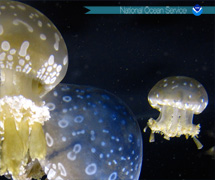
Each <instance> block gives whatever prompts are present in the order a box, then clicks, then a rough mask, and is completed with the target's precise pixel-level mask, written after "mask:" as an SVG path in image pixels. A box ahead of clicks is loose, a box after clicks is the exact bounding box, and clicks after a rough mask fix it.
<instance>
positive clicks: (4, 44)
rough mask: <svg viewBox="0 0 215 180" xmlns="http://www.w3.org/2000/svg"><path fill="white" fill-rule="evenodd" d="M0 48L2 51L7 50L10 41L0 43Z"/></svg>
mask: <svg viewBox="0 0 215 180" xmlns="http://www.w3.org/2000/svg"><path fill="white" fill-rule="evenodd" d="M1 48H2V49H3V50H4V51H8V50H9V49H10V43H9V42H8V41H3V42H2V43H1Z"/></svg>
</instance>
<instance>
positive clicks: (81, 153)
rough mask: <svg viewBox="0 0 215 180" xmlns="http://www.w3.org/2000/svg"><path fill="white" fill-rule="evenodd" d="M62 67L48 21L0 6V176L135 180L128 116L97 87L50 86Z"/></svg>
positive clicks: (19, 6)
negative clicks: (43, 174)
mask: <svg viewBox="0 0 215 180" xmlns="http://www.w3.org/2000/svg"><path fill="white" fill-rule="evenodd" d="M67 66H68V56H67V49H66V45H65V42H64V40H63V38H62V36H61V34H60V33H59V31H58V30H57V29H56V27H55V26H54V25H53V23H52V22H51V21H50V20H49V19H48V18H46V17H45V16H44V15H43V14H41V13H40V12H39V11H37V10H36V9H34V8H32V7H30V6H28V5H25V4H23V3H20V2H16V1H4V0H3V1H2V0H1V1H0V175H5V176H7V177H9V178H13V179H14V180H23V179H26V180H27V179H31V178H37V179H39V178H40V177H41V176H42V172H41V171H40V170H41V168H42V169H43V171H44V172H45V173H46V174H47V177H48V179H49V180H73V179H75V180H76V179H80V180H83V179H98V180H100V179H108V180H115V179H121V180H123V179H126V180H127V179H138V177H139V174H140V169H141V163H142V139H141V132H140V129H139V126H138V123H137V121H136V120H135V118H134V116H133V114H132V112H131V111H130V109H129V108H128V107H127V106H126V105H125V104H124V103H123V102H122V101H121V100H120V99H118V98H117V97H115V96H114V95H112V94H110V93H108V92H106V91H104V90H101V89H96V88H91V87H84V86H78V85H67V84H60V85H58V83H59V82H60V81H61V80H62V79H63V77H64V76H65V74H66V71H67ZM57 85H58V86H57Z"/></svg>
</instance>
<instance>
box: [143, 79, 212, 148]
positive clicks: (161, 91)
mask: <svg viewBox="0 0 215 180" xmlns="http://www.w3.org/2000/svg"><path fill="white" fill-rule="evenodd" d="M148 101H149V103H150V105H151V106H152V107H153V108H155V109H157V110H158V111H160V115H159V117H158V118H157V120H154V119H153V118H150V119H149V120H148V123H147V127H149V128H150V129H151V135H150V140H149V141H150V142H153V141H154V133H161V134H163V135H164V138H165V139H167V140H169V139H170V138H171V137H180V136H181V135H185V136H186V138H188V137H189V136H191V137H192V138H193V140H194V142H195V143H196V145H197V147H198V149H201V148H202V147H203V145H202V144H201V143H200V142H199V141H198V139H197V138H196V137H197V136H198V134H199V132H200V124H198V125H194V124H193V115H194V114H200V113H201V112H202V111H203V110H204V109H205V108H206V106H207V104H208V95H207V92H206V90H205V88H204V87H203V86H202V84H200V83H199V82H198V81H196V80H195V79H192V78H189V77H185V76H173V77H168V78H165V79H162V80H160V81H159V82H158V83H157V84H156V85H155V86H154V87H153V88H152V89H151V90H150V92H149V95H148ZM145 130H146V129H145Z"/></svg>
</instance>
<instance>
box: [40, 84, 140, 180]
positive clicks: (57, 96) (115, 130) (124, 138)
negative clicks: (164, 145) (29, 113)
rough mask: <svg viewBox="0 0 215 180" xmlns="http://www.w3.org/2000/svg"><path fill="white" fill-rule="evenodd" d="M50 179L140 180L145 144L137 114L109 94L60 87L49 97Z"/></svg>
mask: <svg viewBox="0 0 215 180" xmlns="http://www.w3.org/2000/svg"><path fill="white" fill-rule="evenodd" d="M45 102H46V103H47V106H48V107H49V109H50V114H51V117H53V118H52V119H51V120H50V121H47V122H45V124H44V131H45V137H46V141H47V144H48V147H47V158H46V160H45V162H44V163H43V161H41V164H42V166H43V167H44V169H45V173H46V174H47V177H48V179H65V177H66V179H69V177H73V178H74V179H109V180H114V179H125V180H128V179H138V177H139V172H140V168H141V160H142V142H141V134H140V131H139V128H138V124H137V122H136V121H134V119H133V115H132V112H131V111H130V110H129V109H128V108H127V107H126V105H125V104H124V103H123V102H122V101H121V100H120V99H118V98H117V97H116V96H114V95H112V94H110V93H108V92H107V91H104V90H101V89H96V88H92V87H87V86H86V87H85V86H78V85H64V84H60V85H58V86H57V87H56V88H55V89H54V90H53V91H51V92H50V93H49V94H48V95H47V96H45Z"/></svg>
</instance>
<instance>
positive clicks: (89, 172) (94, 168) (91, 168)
mask: <svg viewBox="0 0 215 180" xmlns="http://www.w3.org/2000/svg"><path fill="white" fill-rule="evenodd" d="M96 171H97V166H96V164H95V163H91V164H89V165H88V166H87V167H86V169H85V173H86V174H87V175H89V176H90V175H93V174H95V173H96Z"/></svg>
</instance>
